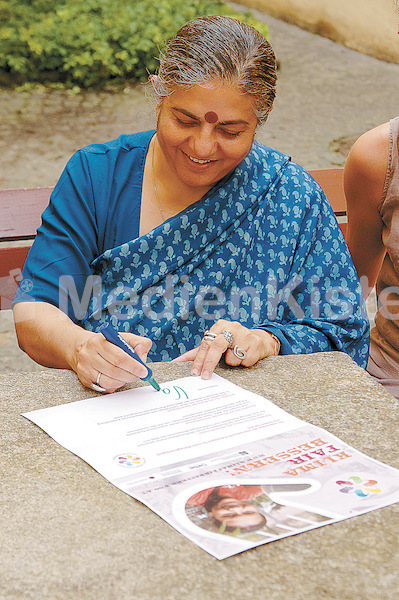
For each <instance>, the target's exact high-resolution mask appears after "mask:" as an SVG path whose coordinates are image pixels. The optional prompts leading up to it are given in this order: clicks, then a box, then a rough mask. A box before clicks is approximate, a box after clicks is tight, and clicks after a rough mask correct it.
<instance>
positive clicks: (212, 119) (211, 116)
mask: <svg viewBox="0 0 399 600" xmlns="http://www.w3.org/2000/svg"><path fill="white" fill-rule="evenodd" d="M218 118H219V117H218V116H217V114H216V113H215V112H213V110H210V111H209V112H207V113H205V121H206V122H207V123H216V121H217V120H218Z"/></svg>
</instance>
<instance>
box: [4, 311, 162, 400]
mask: <svg viewBox="0 0 399 600" xmlns="http://www.w3.org/2000/svg"><path fill="white" fill-rule="evenodd" d="M13 312H14V320H15V329H16V332H17V337H18V343H19V345H20V347H21V348H22V350H24V351H25V352H26V353H27V354H28V355H29V356H30V357H31V358H32V359H33V360H35V361H36V362H38V363H40V364H41V365H44V366H46V367H53V368H58V369H72V370H73V371H75V372H76V374H77V375H78V377H79V379H80V381H81V383H82V384H83V385H85V386H87V387H90V386H91V384H92V383H95V382H96V381H97V376H98V374H99V373H101V379H100V383H99V384H100V386H101V387H103V388H105V389H106V390H107V391H113V390H115V389H118V388H119V387H121V386H122V385H124V384H125V383H130V382H132V381H135V380H136V379H137V378H138V377H145V376H146V374H147V370H146V369H145V368H144V367H143V366H142V365H140V363H138V362H137V361H135V360H134V359H133V358H131V357H130V356H128V355H127V354H126V353H125V352H123V350H121V349H120V348H118V347H116V346H115V345H114V344H111V343H110V342H107V340H106V339H105V338H104V336H102V335H101V333H93V332H90V331H86V330H85V329H83V328H82V327H80V326H79V325H76V324H75V323H73V321H71V319H69V317H67V316H66V315H65V314H64V313H63V312H62V311H60V310H59V309H58V308H56V307H55V306H53V305H51V304H48V303H46V302H19V303H18V304H15V305H14V308H13ZM122 335H123V336H124V337H125V339H126V341H127V342H128V343H129V344H130V345H131V346H133V348H134V349H135V350H136V352H137V353H138V354H139V356H140V358H141V359H142V360H144V361H145V360H146V358H147V354H148V351H149V350H150V348H151V341H150V340H149V339H147V338H143V337H141V336H138V335H134V334H132V333H123V334H122Z"/></svg>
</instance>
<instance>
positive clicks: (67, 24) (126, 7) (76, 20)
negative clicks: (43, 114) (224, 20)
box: [0, 0, 267, 88]
mask: <svg viewBox="0 0 399 600" xmlns="http://www.w3.org/2000/svg"><path fill="white" fill-rule="evenodd" d="M210 14H225V15H230V16H235V17H236V18H239V19H242V20H243V21H246V22H248V23H250V24H252V25H254V26H255V27H257V29H259V30H260V31H261V32H262V33H263V34H264V35H266V36H267V27H266V25H264V24H262V23H259V22H258V21H256V20H255V19H254V18H253V17H252V16H251V15H250V13H245V14H237V13H235V12H233V11H232V9H231V8H230V7H229V6H227V5H226V4H224V3H223V2H221V1H218V0H156V1H155V0H25V1H21V0H0V23H1V26H0V83H1V84H3V85H16V84H21V83H25V82H40V83H44V84H48V83H51V82H58V83H60V82H61V83H62V84H63V85H65V86H67V87H71V86H79V87H83V88H93V87H96V88H99V87H104V86H105V85H107V84H109V83H110V82H119V81H126V80H128V81H132V82H136V81H143V80H146V79H147V77H148V72H154V71H155V70H156V69H157V64H158V62H157V57H158V56H159V51H160V50H162V48H163V47H164V45H165V43H166V42H167V41H168V40H169V39H170V38H171V37H173V35H174V34H175V32H176V31H177V30H178V29H179V28H180V27H181V26H182V25H184V23H186V22H187V21H189V20H190V19H194V18H196V17H198V16H201V15H210Z"/></svg>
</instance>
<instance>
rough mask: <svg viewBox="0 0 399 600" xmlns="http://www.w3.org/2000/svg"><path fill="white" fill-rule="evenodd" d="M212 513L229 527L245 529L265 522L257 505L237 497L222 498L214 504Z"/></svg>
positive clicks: (217, 519)
mask: <svg viewBox="0 0 399 600" xmlns="http://www.w3.org/2000/svg"><path fill="white" fill-rule="evenodd" d="M210 515H211V516H212V517H213V518H214V519H216V521H218V522H220V523H225V524H226V526H227V527H240V528H241V529H245V528H247V527H250V528H252V527H256V526H259V527H261V526H262V525H263V524H264V517H263V516H262V515H261V514H260V513H259V512H258V510H257V509H256V507H255V506H253V505H252V504H250V503H249V502H243V501H241V500H236V499H235V498H222V499H221V500H220V501H219V502H218V503H217V504H215V506H213V508H212V510H211V511H210Z"/></svg>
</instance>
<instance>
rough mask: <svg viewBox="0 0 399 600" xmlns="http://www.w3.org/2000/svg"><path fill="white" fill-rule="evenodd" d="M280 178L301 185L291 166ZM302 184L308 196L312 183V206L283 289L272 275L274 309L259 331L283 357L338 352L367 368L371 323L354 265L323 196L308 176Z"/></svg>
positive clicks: (304, 217) (302, 223) (303, 224)
mask: <svg viewBox="0 0 399 600" xmlns="http://www.w3.org/2000/svg"><path fill="white" fill-rule="evenodd" d="M290 171H294V172H291V173H290ZM299 171H301V172H299ZM284 177H285V178H287V177H288V178H289V177H296V180H297V181H300V180H302V179H303V175H302V169H301V168H300V167H298V165H294V164H292V163H291V165H290V167H289V169H288V170H287V173H286V174H285V175H284ZM302 185H306V193H307V195H309V185H310V189H311V194H310V196H311V202H310V203H309V206H308V208H307V210H306V212H305V214H304V215H303V218H302V222H301V229H300V231H299V234H298V239H297V244H296V249H295V253H294V256H293V261H292V265H291V269H290V277H289V279H288V280H286V281H285V282H284V286H283V287H281V286H280V287H279V284H278V282H277V277H276V281H275V286H276V290H277V293H276V295H275V300H274V305H273V307H272V310H271V311H270V309H269V314H268V315H267V316H268V318H267V319H265V320H263V322H262V324H261V325H260V328H263V329H266V330H267V331H270V333H273V334H274V335H275V336H276V337H278V339H279V340H280V342H281V354H301V353H302V354H307V353H312V352H320V351H329V350H341V351H343V352H346V353H347V354H349V356H351V358H352V359H353V360H354V361H355V362H357V363H358V364H359V365H360V366H362V367H364V368H365V367H366V365H367V359H368V349H369V321H368V317H367V311H366V306H365V302H364V298H363V293H362V289H361V286H360V283H359V279H358V276H357V273H356V270H355V267H354V265H353V262H352V259H351V256H350V254H349V250H348V248H347V246H346V243H345V241H344V238H343V235H342V232H341V230H340V228H339V225H338V223H337V220H336V217H335V215H334V212H333V210H332V208H331V205H330V203H329V202H328V200H327V198H326V196H325V194H324V192H323V191H322V189H321V188H320V187H319V186H318V184H317V183H316V182H315V181H314V180H313V179H311V177H310V175H308V174H306V175H305V179H304V183H303V184H302ZM299 193H300V191H299ZM271 283H272V284H273V282H271Z"/></svg>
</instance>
